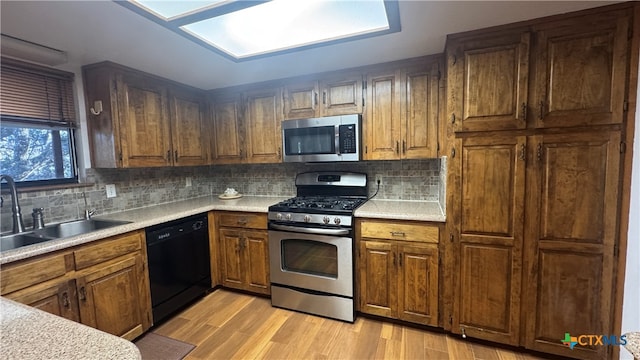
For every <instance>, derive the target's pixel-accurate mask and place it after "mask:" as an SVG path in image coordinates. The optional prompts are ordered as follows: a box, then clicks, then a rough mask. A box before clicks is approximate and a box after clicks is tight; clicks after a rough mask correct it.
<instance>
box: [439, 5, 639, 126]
mask: <svg viewBox="0 0 640 360" xmlns="http://www.w3.org/2000/svg"><path fill="white" fill-rule="evenodd" d="M630 16H631V15H630V14H629V12H628V11H610V12H604V13H599V14H590V15H584V16H580V17H575V18H570V19H563V20H558V21H552V22H544V23H541V24H537V25H534V26H532V27H528V28H523V29H514V30H509V31H503V32H501V35H495V33H491V34H490V35H488V36H487V35H481V36H478V35H475V36H474V35H470V36H468V37H461V38H457V37H454V38H453V39H452V40H451V41H449V42H448V43H447V61H448V66H449V72H448V82H449V84H448V85H449V86H448V99H449V109H448V114H447V117H448V120H449V121H450V122H451V123H452V124H453V129H454V131H457V132H463V131H465V132H466V131H491V130H516V129H523V128H526V127H531V128H555V127H574V126H591V125H600V124H619V123H621V122H622V119H623V112H624V108H625V96H626V95H625V85H624V84H625V79H626V78H627V71H628V65H627V64H628V54H629V42H628V34H629V29H630ZM529 90H531V92H529Z"/></svg>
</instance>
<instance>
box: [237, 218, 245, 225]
mask: <svg viewBox="0 0 640 360" xmlns="http://www.w3.org/2000/svg"><path fill="white" fill-rule="evenodd" d="M238 225H247V219H238Z"/></svg>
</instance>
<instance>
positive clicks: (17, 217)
mask: <svg viewBox="0 0 640 360" xmlns="http://www.w3.org/2000/svg"><path fill="white" fill-rule="evenodd" d="M3 179H4V180H5V181H6V182H7V185H9V190H10V191H11V213H12V218H13V233H14V234H17V233H21V232H23V231H24V222H23V221H22V213H21V212H20V203H19V202H18V191H17V190H16V183H15V182H14V181H13V178H12V177H11V176H9V175H0V182H2V180H3Z"/></svg>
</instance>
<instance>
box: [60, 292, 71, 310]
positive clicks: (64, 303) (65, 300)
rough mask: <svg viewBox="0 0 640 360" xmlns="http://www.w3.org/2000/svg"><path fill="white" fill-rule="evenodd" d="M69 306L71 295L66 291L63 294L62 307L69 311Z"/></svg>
mask: <svg viewBox="0 0 640 360" xmlns="http://www.w3.org/2000/svg"><path fill="white" fill-rule="evenodd" d="M69 305H70V303H69V294H68V293H67V292H66V291H65V292H63V293H62V306H64V307H65V308H67V309H68V308H69Z"/></svg>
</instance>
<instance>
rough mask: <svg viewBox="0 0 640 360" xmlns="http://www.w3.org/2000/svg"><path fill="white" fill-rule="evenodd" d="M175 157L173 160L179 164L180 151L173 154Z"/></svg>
mask: <svg viewBox="0 0 640 360" xmlns="http://www.w3.org/2000/svg"><path fill="white" fill-rule="evenodd" d="M173 156H174V158H173V160H174V161H175V162H178V150H176V151H175V152H174V153H173Z"/></svg>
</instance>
